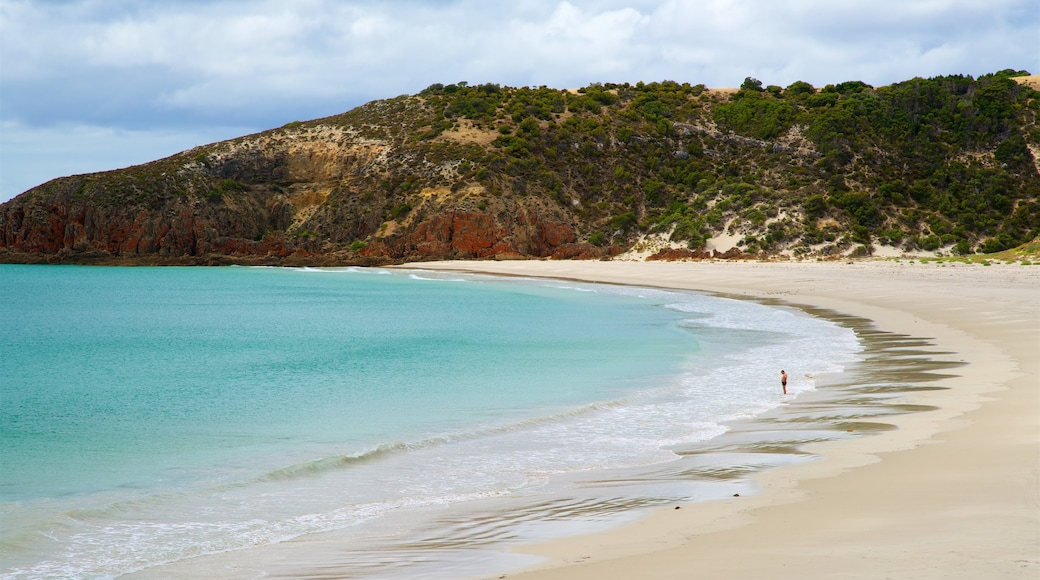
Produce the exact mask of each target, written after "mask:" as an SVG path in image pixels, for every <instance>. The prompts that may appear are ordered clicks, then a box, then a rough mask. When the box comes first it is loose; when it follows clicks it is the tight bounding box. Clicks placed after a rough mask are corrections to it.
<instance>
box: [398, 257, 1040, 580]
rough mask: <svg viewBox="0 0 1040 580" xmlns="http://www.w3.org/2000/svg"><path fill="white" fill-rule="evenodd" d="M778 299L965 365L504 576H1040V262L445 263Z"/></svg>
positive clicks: (539, 549) (550, 547) (548, 550)
mask: <svg viewBox="0 0 1040 580" xmlns="http://www.w3.org/2000/svg"><path fill="white" fill-rule="evenodd" d="M415 266H416V267H429V268H436V269H454V270H467V271H481V272H487V273H497V274H509V275H523V276H539V277H562V278H573V279H580V280H587V281H601V282H611V283H623V284H638V285H647V286H662V287H669V288H684V289H695V290H707V291H716V292H725V293H733V294H743V295H748V296H755V297H763V298H774V299H782V300H785V301H787V302H790V303H792V304H799V305H810V306H818V307H823V308H829V309H832V310H836V311H839V312H844V313H847V314H852V315H856V316H861V317H864V318H869V319H872V320H874V321H875V322H876V324H877V326H878V328H879V329H881V330H885V331H890V332H897V333H905V334H909V335H913V336H917V337H928V338H931V339H932V341H933V343H934V344H935V345H936V346H938V347H940V348H941V350H943V351H945V352H947V353H948V354H944V355H942V356H943V357H945V358H946V359H948V360H955V361H960V360H963V361H965V362H967V363H968V364H967V365H965V366H961V367H958V368H957V369H955V370H954V371H953V372H954V373H956V374H957V375H958V376H955V377H951V378H948V379H943V380H942V381H941V382H940V383H938V384H940V385H941V386H944V387H948V388H947V389H943V390H935V391H928V392H924V393H914V394H912V395H908V396H907V397H906V399H905V401H906V402H909V403H917V404H924V405H934V406H936V407H939V408H938V409H937V410H934V411H927V412H922V413H913V414H908V415H901V416H897V417H895V418H893V419H892V422H893V423H895V424H897V426H898V429H896V430H893V431H888V432H885V433H882V434H879V435H873V436H869V437H863V438H857V439H850V440H844V441H837V442H829V443H821V444H816V445H815V446H814V447H810V448H809V450H810V451H813V452H815V453H818V454H821V455H822V456H823V459H822V460H820V461H815V462H810V463H808V464H801V465H797V466H793V467H784V468H777V469H773V470H769V471H767V472H765V473H764V474H762V475H760V476H759V482H760V485H761V488H762V492H761V493H760V494H757V495H755V496H753V497H741V498H733V499H730V500H726V501H719V502H711V503H699V504H691V505H686V506H683V509H681V510H675V509H671V508H666V509H661V510H658V511H656V512H654V513H652V514H651V515H650V516H649V517H647V518H644V519H643V520H640V521H638V522H636V523H635V524H632V525H629V526H627V527H624V528H622V529H619V530H616V531H612V532H608V533H603V534H597V535H590V536H582V537H577V538H569V539H563V540H558V541H553V542H549V543H546V544H543V545H538V546H529V547H524V548H523V551H525V552H531V553H535V554H540V555H544V556H545V557H546V558H547V560H546V562H545V565H544V566H542V567H540V568H538V569H534V570H531V571H527V572H525V573H520V574H510V575H509V577H510V578H523V579H530V580H540V579H555V578H563V579H586V578H588V579H592V578H647V579H665V578H972V579H977V578H1040V267H1036V266H1022V265H994V266H981V265H965V264H949V265H938V264H910V263H906V262H902V263H896V262H857V263H855V264H844V263H644V262H624V263H619V262H546V261H541V262H538V261H528V262H464V263H463V262H441V263H431V264H421V265H418V264H417V265H415Z"/></svg>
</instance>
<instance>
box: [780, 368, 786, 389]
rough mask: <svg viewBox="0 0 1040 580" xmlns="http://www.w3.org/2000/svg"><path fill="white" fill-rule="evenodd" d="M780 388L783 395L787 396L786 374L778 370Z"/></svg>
mask: <svg viewBox="0 0 1040 580" xmlns="http://www.w3.org/2000/svg"><path fill="white" fill-rule="evenodd" d="M780 386H781V387H783V388H784V394H785V395H786V394H787V373H785V372H784V369H780Z"/></svg>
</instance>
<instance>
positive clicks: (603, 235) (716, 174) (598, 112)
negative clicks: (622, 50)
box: [0, 71, 1040, 265]
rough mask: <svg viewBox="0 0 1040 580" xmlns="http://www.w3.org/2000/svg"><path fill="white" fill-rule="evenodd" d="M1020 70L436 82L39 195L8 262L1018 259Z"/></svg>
mask: <svg viewBox="0 0 1040 580" xmlns="http://www.w3.org/2000/svg"><path fill="white" fill-rule="evenodd" d="M1010 73H1013V71H1004V72H1003V73H997V74H995V75H987V76H985V77H981V78H979V79H972V78H970V77H961V76H956V77H940V78H937V79H928V80H925V79H913V80H911V81H907V82H905V83H899V84H896V85H892V86H890V87H880V88H876V89H875V88H873V87H869V86H867V85H864V84H863V83H858V82H851V83H841V84H839V85H833V86H832V85H828V86H827V87H824V88H822V89H816V88H814V87H811V86H809V85H808V84H806V83H795V84H793V85H791V86H789V87H787V88H783V89H782V88H780V87H772V86H769V87H762V86H761V83H759V82H758V81H756V80H755V79H747V81H745V84H744V86H743V87H741V89H740V90H736V91H729V92H720V91H709V90H706V89H705V88H704V87H703V86H700V85H697V86H691V85H689V84H678V83H674V82H670V81H666V82H663V83H652V84H643V83H639V84H637V85H629V84H624V85H592V86H590V87H586V88H584V89H581V90H579V91H564V90H555V89H548V88H545V87H542V88H537V89H535V88H527V87H525V88H510V87H500V86H498V85H480V86H476V87H470V86H468V85H467V84H466V83H459V84H456V85H447V86H444V85H433V86H431V87H429V88H428V89H426V90H425V91H423V92H422V93H420V94H418V95H413V96H403V97H398V98H395V99H389V100H383V101H375V102H372V103H368V104H366V105H364V106H362V107H359V108H357V109H354V110H352V111H349V112H347V113H344V114H342V115H336V116H333V117H328V118H325V119H318V120H314V121H308V122H292V123H289V124H287V125H285V126H284V127H281V128H278V129H273V130H270V131H265V132H262V133H259V134H255V135H249V136H245V137H241V138H238V139H233V140H230V141H225V142H220V143H214V144H211V145H206V146H202V147H196V148H195V149H192V150H189V151H185V152H182V153H179V154H177V155H174V156H171V157H168V158H165V159H161V160H157V161H154V162H151V163H147V164H144V165H140V166H135V167H130V168H127V169H122V170H118V171H109V172H104V173H95V174H89V175H77V176H71V177H63V178H59V179H55V180H53V181H50V182H48V183H45V184H43V185H40V186H38V187H35V188H33V189H31V190H29V191H27V192H25V193H23V194H22V195H20V196H18V197H17V198H15V199H13V200H11V201H9V202H7V203H4V204H2V205H0V261H7V262H76V263H127V264H226V263H262V264H316V265H334V264H380V263H389V262H400V261H405V260H426V259H486V258H496V259H512V258H528V257H533V258H555V259H567V258H586V259H587V258H608V257H610V256H613V255H616V254H618V253H620V252H622V251H625V250H628V249H630V248H632V246H633V245H634V244H636V243H637V242H638V241H639V240H640V239H641V238H642V237H643V236H646V235H658V236H659V237H662V238H667V239H669V240H670V242H671V243H670V247H671V249H669V250H668V251H666V252H664V253H662V257H664V258H667V257H668V256H672V257H673V258H674V257H703V256H709V255H712V254H713V252H714V253H715V254H716V255H717V254H718V250H722V249H727V250H729V252H728V254H727V255H729V256H740V255H771V254H778V253H783V254H788V255H797V256H839V255H849V254H859V255H867V254H870V253H871V252H873V251H874V249H875V248H876V247H879V246H890V247H893V248H898V249H901V250H904V251H927V252H947V253H970V252H975V251H998V250H1002V249H1006V248H1008V247H1012V246H1015V245H1018V244H1021V243H1023V242H1026V241H1029V240H1031V239H1033V238H1035V237H1036V236H1037V235H1040V171H1038V166H1040V165H1038V162H1037V157H1038V153H1040V128H1038V127H1040V126H1038V122H1037V119H1038V115H1040V93H1037V92H1036V91H1035V90H1033V89H1032V88H1030V87H1029V86H1028V85H1025V84H1021V83H1016V82H1014V80H1012V77H1013V74H1010ZM722 238H726V239H732V240H734V242H733V244H734V246H733V247H731V248H721V247H720V246H719V245H718V240H719V239H722Z"/></svg>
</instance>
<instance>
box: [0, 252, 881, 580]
mask: <svg viewBox="0 0 1040 580" xmlns="http://www.w3.org/2000/svg"><path fill="white" fill-rule="evenodd" d="M0 325H2V327H0V330H2V336H3V341H2V345H0V380H2V385H0V396H2V399H0V437H2V450H0V550H2V552H0V573H2V574H3V577H5V578H118V577H130V578H163V577H185V578H190V577H205V576H207V575H208V576H210V577H215V578H225V577H243V578H251V577H258V576H261V575H265V576H268V577H279V575H281V576H284V577H368V578H431V579H435V578H457V577H462V576H464V575H474V574H476V575H479V574H487V573H491V572H494V571H496V570H499V569H507V568H510V567H515V566H518V565H522V564H524V563H525V561H524V560H523V557H521V556H518V555H507V554H505V550H504V549H503V546H507V545H509V544H510V543H511V542H516V541H520V540H524V539H538V538H546V537H554V536H559V535H567V534H571V533H579V532H582V531H587V530H589V529H592V528H595V527H596V526H602V525H616V524H617V523H618V522H620V521H623V520H624V519H625V518H627V517H631V513H632V508H633V507H636V508H637V507H640V506H645V505H654V504H659V503H661V502H667V501H696V500H698V499H709V498H712V497H724V496H725V495H732V492H733V489H735V488H734V486H737V488H739V489H741V490H742V491H745V492H747V491H750V490H748V489H746V485H747V484H746V482H742V481H740V480H731V479H725V478H720V479H719V481H717V482H703V481H700V482H693V481H684V480H683V479H682V478H677V477H674V474H672V476H670V477H667V478H655V477H653V476H652V474H653V473H654V471H655V470H656V469H658V468H659V467H660V466H667V465H671V464H673V463H674V462H675V461H676V460H677V459H678V457H679V454H678V453H677V450H680V449H689V448H690V446H695V445H697V444H698V443H700V442H709V441H711V440H712V439H713V438H715V437H718V436H719V435H721V434H723V433H725V432H726V431H727V429H728V427H727V425H728V423H730V422H732V421H735V420H742V419H750V418H753V417H755V416H757V415H759V414H762V413H766V412H768V411H770V410H772V409H776V408H777V407H779V406H781V405H783V404H785V403H786V402H789V401H792V400H794V399H796V398H797V397H798V396H799V395H800V394H804V393H807V392H811V391H813V390H814V389H815V388H816V383H817V380H818V378H819V377H821V376H823V375H826V374H828V373H840V372H841V371H842V370H843V369H844V368H845V366H846V365H848V364H850V363H852V362H854V361H855V360H857V356H859V354H860V352H861V351H862V345H861V344H860V341H859V340H858V339H857V337H856V335H855V333H854V332H853V331H852V330H850V329H848V328H846V327H844V326H841V325H839V324H837V323H835V322H832V321H829V320H825V319H821V318H816V317H812V316H809V315H807V314H805V313H803V312H801V311H799V310H797V309H794V308H788V307H781V306H770V305H764V304H760V303H757V302H754V301H748V300H737V299H729V298H724V297H716V296H711V295H707V294H700V293H692V292H679V291H666V290H659V289H650V288H639V287H622V286H609V285H595V284H584V283H576V282H567V281H554V280H536V279H519V278H495V277H490V276H479V275H460V274H445V273H434V272H427V271H421V270H417V271H407V270H392V269H364V268H338V269H314V268H298V269H293V268H254V267H225V268H109V267H77V266H15V265H3V266H0ZM781 368H783V369H786V370H787V372H788V374H789V375H790V376H791V379H790V383H789V384H788V392H789V393H790V394H789V395H787V396H786V397H785V396H783V395H782V394H781V392H780V384H779V372H780V369H781ZM622 480H626V481H627V482H629V483H632V484H633V485H632V486H631V488H632V489H634V490H638V491H635V492H633V491H631V490H629V491H619V489H621V488H620V487H619V486H618V485H614V484H618V483H619V482H621V481H622ZM636 480H638V481H636ZM742 486H743V487H742ZM625 489H628V488H625Z"/></svg>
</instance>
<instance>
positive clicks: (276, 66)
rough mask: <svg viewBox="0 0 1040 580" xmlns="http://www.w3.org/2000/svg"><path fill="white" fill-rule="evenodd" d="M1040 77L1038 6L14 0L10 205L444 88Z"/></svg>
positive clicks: (866, 1)
mask: <svg viewBox="0 0 1040 580" xmlns="http://www.w3.org/2000/svg"><path fill="white" fill-rule="evenodd" d="M1007 68H1012V69H1015V70H1028V71H1030V72H1032V73H1034V74H1040V1H1038V0H685V1H684V0H671V1H664V0H565V1H559V0H510V1H493V0H255V1H252V0H212V1H205V0H0V202H2V201H5V200H7V199H10V198H12V197H14V196H15V195H17V194H19V193H21V192H23V191H25V190H27V189H29V188H31V187H33V186H36V185H39V184H41V183H43V182H45V181H48V180H50V179H53V178H55V177H60V176H65V175H71V174H76V173H88V172H94V171H103V170H109V169H117V168H121V167H126V166H129V165H134V164H138V163H144V162H147V161H151V160H154V159H159V158H161V157H165V156H168V155H172V154H174V153H177V152H179V151H183V150H185V149H190V148H192V147H194V146H196V145H203V144H207V143H212V142H215V141H220V140H224V139H230V138H233V137H238V136H241V135H246V134H250V133H255V132H258V131H262V130H265V129H270V128H274V127H280V126H282V125H284V124H285V123H288V122H290V121H294V120H301V121H303V120H309V119H315V118H319V117H324V116H328V115H334V114H337V113H342V112H344V111H347V110H350V109H352V108H354V107H356V106H358V105H361V104H363V103H366V102H368V101H371V100H374V99H382V98H391V97H395V96H398V95H403V94H415V93H418V92H419V91H421V90H422V89H424V88H426V87H427V86H429V85H431V84H433V83H444V84H449V83H454V82H458V81H467V82H469V83H470V84H479V83H498V84H501V85H505V86H514V87H518V86H542V85H545V86H549V87H554V88H578V87H582V86H586V85H588V84H590V83H595V82H603V83H607V82H616V83H623V82H631V83H635V82H637V81H644V82H653V81H664V80H673V81H678V82H689V83H691V84H700V83H703V84H704V85H706V86H708V87H735V86H739V85H740V83H741V82H742V81H743V80H744V78H745V77H749V76H750V77H754V78H757V79H759V80H761V81H762V82H763V83H764V84H766V85H780V86H787V85H789V84H791V83H792V82H794V81H796V80H802V81H806V82H809V83H811V84H813V85H814V86H817V87H822V86H824V85H826V84H829V83H834V84H836V83H839V82H843V81H850V80H859V81H863V82H866V83H868V84H871V85H874V86H882V85H886V84H891V83H894V82H899V81H902V80H908V79H911V78H913V77H925V78H927V77H933V76H938V75H947V74H966V75H973V76H979V75H982V74H986V73H991V72H996V71H998V70H1003V69H1007Z"/></svg>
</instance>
